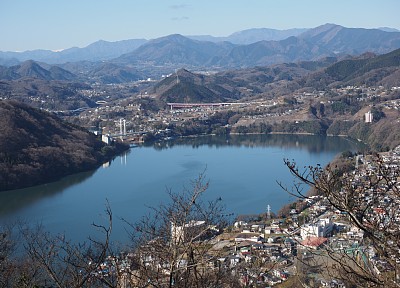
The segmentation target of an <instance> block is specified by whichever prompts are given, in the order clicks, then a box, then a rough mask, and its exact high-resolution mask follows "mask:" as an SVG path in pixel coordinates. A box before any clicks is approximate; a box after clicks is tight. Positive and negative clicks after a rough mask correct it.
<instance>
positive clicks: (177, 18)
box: [171, 16, 189, 21]
mask: <svg viewBox="0 0 400 288" xmlns="http://www.w3.org/2000/svg"><path fill="white" fill-rule="evenodd" d="M171 20H172V21H186V20H189V17H186V16H183V17H174V18H171Z"/></svg>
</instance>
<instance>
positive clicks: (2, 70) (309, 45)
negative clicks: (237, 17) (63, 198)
mask: <svg viewBox="0 0 400 288" xmlns="http://www.w3.org/2000/svg"><path fill="white" fill-rule="evenodd" d="M386 30H387V29H386ZM263 33H264V34H263ZM296 33H297V34H296ZM290 34H296V35H297V36H289V37H288V38H285V39H283V40H262V41H258V42H255V43H251V44H241V45H239V44H234V43H232V42H228V41H222V42H218V41H215V42H213V41H200V40H196V39H193V38H189V37H185V36H182V35H179V34H173V35H169V36H165V37H160V38H157V39H153V40H150V41H146V40H143V39H142V40H140V39H139V40H127V41H118V42H105V41H99V42H96V43H93V44H92V45H89V46H88V47H85V48H71V49H67V50H64V51H62V52H52V53H58V54H52V55H53V56H52V57H53V58H51V59H47V60H49V61H47V62H46V61H44V62H36V61H39V60H46V59H45V57H44V56H43V55H44V54H45V52H44V51H43V50H41V51H28V52H26V53H28V54H23V53H22V54H21V55H24V57H28V56H34V55H36V56H37V57H38V59H39V60H38V59H36V60H35V61H32V60H27V61H25V62H23V63H20V62H18V61H15V62H16V64H15V63H14V64H13V65H11V66H10V65H7V66H6V65H4V66H0V80H17V79H21V78H27V77H31V78H32V77H33V78H39V79H42V80H49V81H50V80H64V81H75V80H79V81H85V82H100V83H104V84H112V83H125V82H132V81H137V80H140V79H147V78H149V77H151V78H160V77H161V76H162V75H168V74H171V73H173V72H174V71H177V70H179V69H181V68H185V69H187V70H189V71H197V70H208V71H209V70H214V71H225V70H232V69H246V68H251V67H263V66H271V65H274V64H280V63H298V62H304V61H317V60H320V59H326V58H335V59H337V60H342V59H346V58H349V57H350V58H351V57H353V56H357V55H361V54H363V53H367V52H368V53H373V54H384V53H388V52H390V51H393V50H395V49H398V48H400V32H386V31H383V30H380V29H361V28H345V27H342V26H339V25H335V24H325V25H322V26H319V27H316V28H313V29H308V30H306V31H304V32H302V31H301V30H299V29H295V30H284V31H280V32H279V33H278V32H277V31H274V30H270V29H269V30H268V29H267V30H265V29H251V30H246V31H243V32H241V33H238V34H232V35H231V36H230V37H232V39H233V38H234V37H239V36H238V35H241V36H240V37H242V38H243V39H244V38H245V37H244V36H246V35H247V36H248V37H249V38H251V37H253V39H256V38H257V37H258V38H257V40H258V39H260V38H261V36H257V35H266V36H265V38H271V37H278V36H279V37H284V36H283V35H286V36H287V35H290ZM271 35H272V36H271ZM256 36H257V37H256ZM240 37H239V38H240ZM214 40H216V39H214ZM243 41H245V40H243ZM111 50H112V51H111ZM127 51H130V52H127ZM63 52H64V54H63ZM67 52H68V53H67ZM125 52H127V53H125ZM2 53H3V54H2ZM4 53H5V54H4ZM7 53H11V52H0V58H1V57H4V56H5V55H6V54H7ZM24 53H25V52H24ZM29 53H30V54H29ZM35 53H37V54H35ZM121 53H122V55H121ZM54 55H57V57H56V56H54ZM63 55H64V56H66V57H67V56H68V57H69V58H63V57H64V56H63ZM42 56H43V57H42ZM117 56H118V57H117ZM73 57H75V59H88V60H85V61H76V62H67V63H64V64H52V61H55V59H58V60H60V59H73ZM104 57H105V58H109V59H108V60H101V61H100V60H99V61H97V60H95V59H102V58H104ZM21 59H22V58H21ZM90 59H91V60H90ZM58 60H57V61H58ZM89 60H90V61H89ZM3 62H7V63H8V64H10V63H13V60H12V59H10V58H7V59H6V60H4V59H3ZM0 63H2V62H1V61H0ZM274 77H275V76H274Z"/></svg>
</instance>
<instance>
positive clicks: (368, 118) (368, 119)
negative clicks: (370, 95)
mask: <svg viewBox="0 0 400 288" xmlns="http://www.w3.org/2000/svg"><path fill="white" fill-rule="evenodd" d="M373 118H374V117H373V115H372V112H371V111H368V112H367V113H365V123H372V120H373Z"/></svg>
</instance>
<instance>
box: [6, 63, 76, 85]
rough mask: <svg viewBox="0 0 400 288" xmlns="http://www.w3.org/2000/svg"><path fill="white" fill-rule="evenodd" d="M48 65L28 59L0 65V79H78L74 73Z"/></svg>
mask: <svg viewBox="0 0 400 288" xmlns="http://www.w3.org/2000/svg"><path fill="white" fill-rule="evenodd" d="M45 66H48V67H49V69H46V68H44V67H43V66H41V65H40V64H39V63H37V62H35V61H33V60H28V61H25V62H23V63H21V64H18V65H14V66H11V67H4V66H0V80H17V79H21V78H36V79H41V80H65V81H72V80H76V79H77V76H76V75H74V74H73V73H71V72H69V71H67V70H65V69H63V68H61V67H58V66H49V65H45Z"/></svg>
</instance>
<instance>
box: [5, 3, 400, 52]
mask: <svg viewBox="0 0 400 288" xmlns="http://www.w3.org/2000/svg"><path fill="white" fill-rule="evenodd" d="M399 12H400V0H158V1H156V0H142V1H136V0H0V51H24V50H32V49H52V50H56V49H63V48H70V47H73V46H77V47H85V46H87V45H88V44H90V43H92V42H95V41H97V40H100V39H102V40H107V41H117V40H124V39H136V38H145V39H152V38H157V37H161V36H166V35H169V34H174V33H179V34H182V35H213V36H228V35H229V34H232V33H233V32H237V31H241V30H245V29H249V28H275V29H289V28H313V27H316V26H319V25H322V24H325V23H335V24H339V25H342V26H345V27H360V28H377V27H392V28H397V29H400V16H399Z"/></svg>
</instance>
